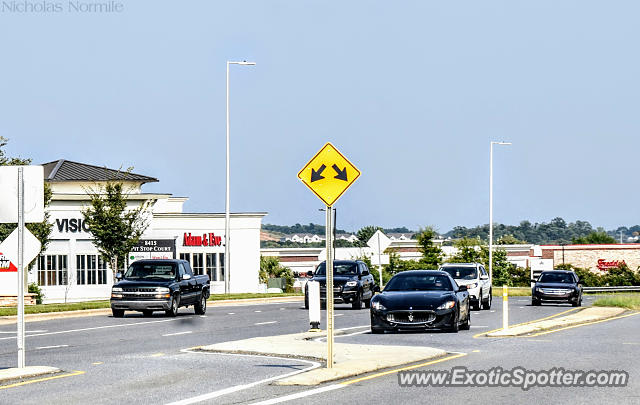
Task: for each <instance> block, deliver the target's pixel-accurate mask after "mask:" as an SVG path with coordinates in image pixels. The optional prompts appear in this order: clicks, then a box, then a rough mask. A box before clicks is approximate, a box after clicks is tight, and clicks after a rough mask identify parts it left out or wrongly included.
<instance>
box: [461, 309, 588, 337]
mask: <svg viewBox="0 0 640 405" xmlns="http://www.w3.org/2000/svg"><path fill="white" fill-rule="evenodd" d="M579 309H580V308H571V309H567V310H566V311H562V312H558V313H557V314H553V315H549V316H546V317H544V318H539V319H534V320H533V321H527V322H522V323H516V324H515V325H509V327H510V328H513V327H516V326H522V325H528V324H530V323H534V322H539V321H544V320H546V319H551V318H555V317H557V316H560V315H564V314H566V313H568V312H572V311H577V310H579ZM492 312H493V311H492ZM500 330H502V328H498V329H494V330H490V331H487V332H480V333H478V334H476V335H473V338H474V339H477V338H478V337H480V336H482V335H486V334H489V333H493V332H497V331H500Z"/></svg>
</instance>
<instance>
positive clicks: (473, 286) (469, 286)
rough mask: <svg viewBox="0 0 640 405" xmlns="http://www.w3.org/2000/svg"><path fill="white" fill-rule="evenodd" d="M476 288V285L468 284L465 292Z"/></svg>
mask: <svg viewBox="0 0 640 405" xmlns="http://www.w3.org/2000/svg"><path fill="white" fill-rule="evenodd" d="M477 286H478V283H473V284H469V285H467V290H470V289H472V288H476V287H477Z"/></svg>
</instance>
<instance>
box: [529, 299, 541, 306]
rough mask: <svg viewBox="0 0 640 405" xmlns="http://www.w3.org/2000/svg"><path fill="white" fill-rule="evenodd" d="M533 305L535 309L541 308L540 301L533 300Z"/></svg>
mask: <svg viewBox="0 0 640 405" xmlns="http://www.w3.org/2000/svg"><path fill="white" fill-rule="evenodd" d="M531 305H533V306H534V307H538V306H540V300H536V299H531Z"/></svg>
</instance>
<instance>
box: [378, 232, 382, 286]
mask: <svg viewBox="0 0 640 405" xmlns="http://www.w3.org/2000/svg"><path fill="white" fill-rule="evenodd" d="M378 268H379V269H380V290H382V255H381V252H380V234H378Z"/></svg>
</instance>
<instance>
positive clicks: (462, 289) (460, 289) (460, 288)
mask: <svg viewBox="0 0 640 405" xmlns="http://www.w3.org/2000/svg"><path fill="white" fill-rule="evenodd" d="M458 291H467V286H466V285H461V286H460V287H458Z"/></svg>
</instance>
